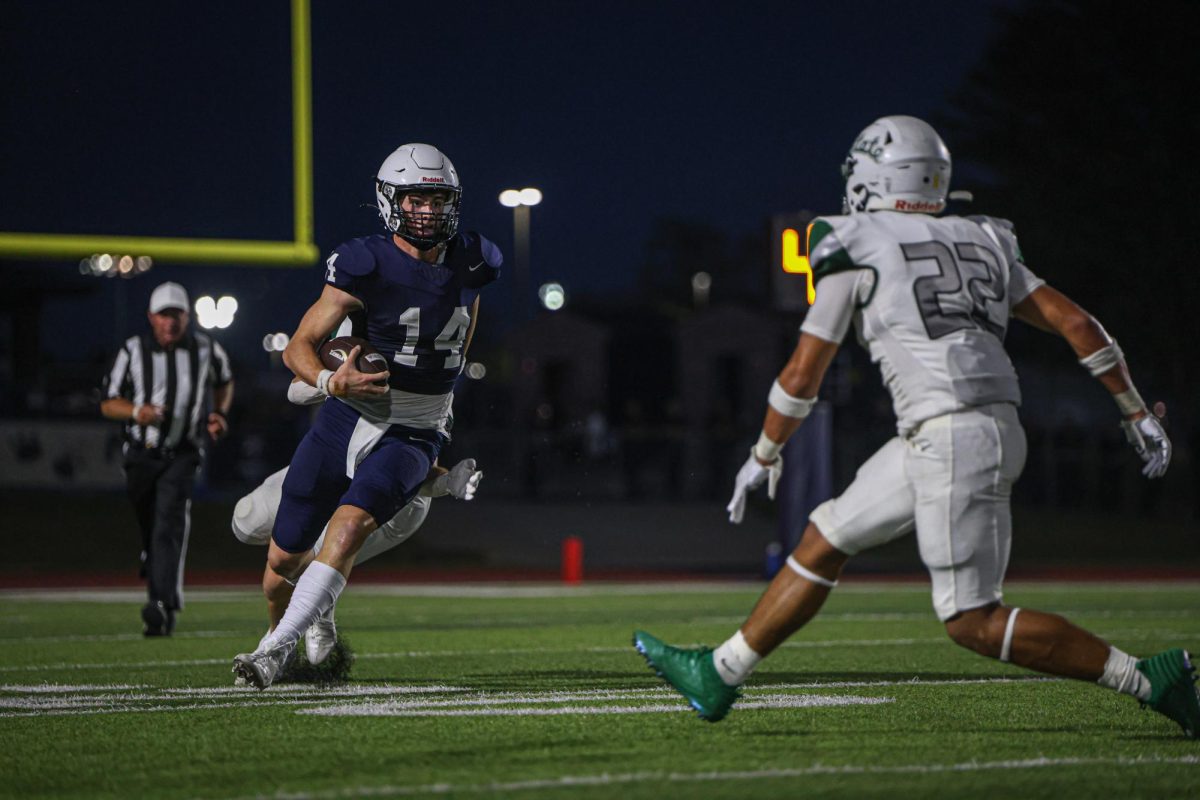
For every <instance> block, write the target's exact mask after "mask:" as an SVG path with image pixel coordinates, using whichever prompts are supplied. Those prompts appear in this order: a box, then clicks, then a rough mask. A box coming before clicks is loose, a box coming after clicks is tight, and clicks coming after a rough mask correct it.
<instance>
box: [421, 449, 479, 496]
mask: <svg viewBox="0 0 1200 800" xmlns="http://www.w3.org/2000/svg"><path fill="white" fill-rule="evenodd" d="M481 480H483V470H477V469H475V459H473V458H464V459H463V460H462V461H460V462H458V463H457V464H455V465H454V466H453V467H451V468H450V471H449V472H447V473H446V474H445V475H439V476H438V477H437V478H436V479H434V481H433V492H432V495H433V496H434V497H442V496H443V495H447V494H448V495H450V496H451V497H453V498H456V499H458V500H470V499H472V498H473V497H475V491H476V490H477V489H478V488H479V482H480V481H481Z"/></svg>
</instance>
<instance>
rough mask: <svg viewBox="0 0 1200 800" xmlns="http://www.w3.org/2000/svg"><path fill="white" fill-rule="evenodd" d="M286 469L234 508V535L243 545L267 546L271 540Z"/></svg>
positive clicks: (268, 479)
mask: <svg viewBox="0 0 1200 800" xmlns="http://www.w3.org/2000/svg"><path fill="white" fill-rule="evenodd" d="M286 473H287V470H286V469H281V470H279V471H278V472H276V473H275V474H274V475H271V476H270V477H268V478H267V479H266V480H265V481H263V482H262V483H261V484H259V485H258V486H257V487H256V488H255V489H254V491H253V492H251V493H250V494H248V495H246V496H245V497H243V498H242V499H241V500H238V501H237V505H236V506H234V507H233V521H232V522H231V527H232V528H233V535H234V536H236V537H237V538H238V541H239V542H242V543H243V544H256V545H261V544H266V543H267V542H269V541H270V540H271V529H272V528H274V527H275V515H276V514H277V513H278V511H279V499H280V496H281V488H280V487H281V486H282V484H283V477H284V475H285V474H286Z"/></svg>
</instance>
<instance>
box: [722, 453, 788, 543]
mask: <svg viewBox="0 0 1200 800" xmlns="http://www.w3.org/2000/svg"><path fill="white" fill-rule="evenodd" d="M782 475H783V456H777V457H776V458H775V460H774V461H772V462H771V463H770V464H766V465H763V464H760V463H758V459H757V458H755V456H754V448H753V447H751V448H750V457H749V458H748V459H746V463H745V464H742V468H741V469H739V470H738V474H737V477H736V478H734V479H733V499H732V500H730V501H729V505H727V506H725V510H726V511H728V512H729V521H730V522H733V523H735V524H736V523H740V522H741V521H742V516H743V515H744V514H745V513H746V494H747V493H748V492H752V491H754V490H755V489H757V488H758V487H760V486H762V485H763V481H766V482H767V497H769V498H771V499H772V500H774V499H775V487H776V486H778V485H779V478H780V476H782Z"/></svg>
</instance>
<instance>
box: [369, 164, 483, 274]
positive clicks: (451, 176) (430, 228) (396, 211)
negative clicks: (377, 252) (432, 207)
mask: <svg viewBox="0 0 1200 800" xmlns="http://www.w3.org/2000/svg"><path fill="white" fill-rule="evenodd" d="M429 191H439V192H449V194H450V200H449V202H447V203H446V205H445V206H444V207H443V208H442V209H441V211H439V212H427V211H417V212H412V211H405V210H404V209H403V208H401V200H402V199H403V198H404V196H405V195H408V194H412V193H414V192H429ZM375 202H376V204H377V205H378V206H379V215H380V216H381V217H383V224H384V225H385V226H387V229H388V230H389V231H391V232H392V233H394V234H396V235H397V236H399V237H400V238H401V239H404V240H405V241H406V242H408V243H409V244H411V245H412V246H413V247H416V248H417V249H418V250H428V249H430V248H432V247H436V246H437V245H439V244H441V243H442V242H445V241H447V240H448V239H450V238H451V237H453V236H454V234H455V233H457V232H458V208H459V204H460V203H461V202H462V184H461V183H459V180H458V170H456V169H455V168H454V165H453V164H451V163H450V159H448V158H446V155H445V154H444V153H443V152H442V151H441V150H438V149H437V148H436V147H434V146H433V145H429V144H418V143H411V144H404V145H401V146H400V147H398V148H397V149H396V151H395V152H394V153H392V154H391V155H390V156H388V157H387V158H386V159H384V162H383V164H382V165H381V166H380V167H379V172H378V173H377V174H376V176H375Z"/></svg>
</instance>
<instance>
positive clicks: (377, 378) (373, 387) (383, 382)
mask: <svg viewBox="0 0 1200 800" xmlns="http://www.w3.org/2000/svg"><path fill="white" fill-rule="evenodd" d="M361 351H362V348H361V347H359V346H358V345H355V346H354V349H353V350H351V351H350V354H349V355H348V356H346V360H345V361H343V362H342V365H341V366H340V367H338V368H337V371H336V372H334V373H333V375H331V376H330V378H329V383H328V384H327V386H328V388H329V393H330V394H331V395H333V396H334V397H348V398H350V399H352V400H358V399H362V400H369V399H371V398H374V397H379V396H381V395H385V394H387V393H388V385H387V379H388V375H389V374H390V373H387V372H361V371H360V370H359V369H358V366H357V365H358V354H359V353H360V352H361Z"/></svg>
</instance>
